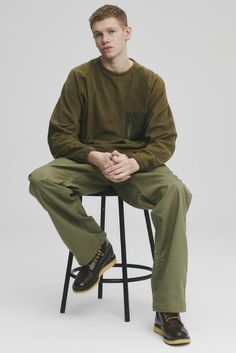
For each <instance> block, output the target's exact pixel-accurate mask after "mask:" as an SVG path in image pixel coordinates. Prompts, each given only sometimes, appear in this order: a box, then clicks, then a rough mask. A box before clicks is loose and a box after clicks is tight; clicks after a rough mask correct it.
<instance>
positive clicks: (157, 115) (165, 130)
mask: <svg viewBox="0 0 236 353" xmlns="http://www.w3.org/2000/svg"><path fill="white" fill-rule="evenodd" d="M144 137H145V140H146V141H147V144H146V146H145V147H144V148H143V149H140V150H138V151H137V152H135V153H132V154H129V157H133V158H135V159H136V161H137V162H138V164H139V166H140V171H145V170H150V169H152V168H155V167H158V166H160V165H162V164H164V163H165V162H166V161H167V160H168V159H169V158H170V157H171V156H172V154H173V153H174V150H175V140H176V137H177V133H176V128H175V123H174V119H173V115H172V112H171V109H170V107H169V104H168V101H167V97H166V91H165V84H164V81H163V80H162V79H160V78H159V79H157V80H156V81H155V83H154V86H153V89H152V91H151V94H150V98H149V105H148V118H147V124H146V127H145V135H144Z"/></svg>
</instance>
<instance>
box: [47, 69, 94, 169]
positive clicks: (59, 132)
mask: <svg viewBox="0 0 236 353" xmlns="http://www.w3.org/2000/svg"><path fill="white" fill-rule="evenodd" d="M84 101H85V88H84V85H83V84H82V82H81V83H79V81H78V79H76V77H75V73H74V72H73V71H72V70H71V71H70V73H69V75H68V77H67V80H66V82H65V83H64V85H63V88H62V91H61V95H60V98H59V100H58V102H57V104H56V106H55V108H54V110H53V113H52V115H51V118H50V122H49V129H48V144H49V148H50V151H51V153H52V155H53V157H54V158H58V157H66V158H69V159H72V160H75V161H77V162H80V163H86V162H87V155H88V153H89V152H90V151H94V150H95V149H94V148H93V147H91V146H89V145H86V144H83V143H81V141H80V140H79V136H80V133H81V119H82V116H83V110H84V108H85V107H84Z"/></svg>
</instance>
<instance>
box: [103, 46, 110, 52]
mask: <svg viewBox="0 0 236 353" xmlns="http://www.w3.org/2000/svg"><path fill="white" fill-rule="evenodd" d="M110 49H112V47H104V48H103V49H102V51H107V50H110Z"/></svg>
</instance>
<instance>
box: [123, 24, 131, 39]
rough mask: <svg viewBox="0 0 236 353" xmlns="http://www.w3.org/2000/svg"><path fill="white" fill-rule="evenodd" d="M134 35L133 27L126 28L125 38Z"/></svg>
mask: <svg viewBox="0 0 236 353" xmlns="http://www.w3.org/2000/svg"><path fill="white" fill-rule="evenodd" d="M131 35H132V28H131V27H129V26H128V27H126V29H125V40H129V39H130V38H131Z"/></svg>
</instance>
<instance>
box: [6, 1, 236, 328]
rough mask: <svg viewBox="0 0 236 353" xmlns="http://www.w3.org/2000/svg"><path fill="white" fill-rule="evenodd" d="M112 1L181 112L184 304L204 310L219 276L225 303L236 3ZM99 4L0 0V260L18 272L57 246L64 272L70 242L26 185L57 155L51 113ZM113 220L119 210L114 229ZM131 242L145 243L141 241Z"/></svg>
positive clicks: (231, 216) (87, 41) (178, 166)
mask: <svg viewBox="0 0 236 353" xmlns="http://www.w3.org/2000/svg"><path fill="white" fill-rule="evenodd" d="M108 3H110V2H108ZM111 3H112V4H116V5H118V6H120V7H121V8H123V9H124V10H125V11H126V13H127V16H128V20H129V25H130V26H131V27H132V28H133V35H132V38H131V40H130V42H129V43H128V54H129V57H131V58H134V59H135V60H136V61H137V62H139V63H140V64H142V65H144V66H146V67H148V68H151V69H152V70H154V71H155V72H157V73H158V74H159V75H160V76H161V77H162V78H163V79H164V81H165V84H166V89H167V95H168V99H169V103H170V106H171V108H172V111H173V115H174V118H175V122H176V127H177V132H178V138H177V145H176V152H175V154H174V156H173V157H172V158H171V160H170V161H169V162H168V163H167V165H168V166H169V167H170V168H171V169H172V171H173V172H174V173H175V174H177V175H178V176H179V177H180V178H181V179H182V180H183V181H184V183H185V184H186V185H187V186H188V188H189V189H190V190H191V192H192V194H193V200H192V205H191V207H190V210H189V213H188V224H187V227H188V239H189V250H190V255H189V264H190V270H191V271H190V273H189V292H188V293H189V294H188V296H189V302H190V303H196V305H199V307H200V306H201V307H202V308H203V309H204V310H205V309H206V307H205V304H204V300H203V297H204V296H205V298H206V297H207V293H208V294H209V291H210V290H211V288H213V287H212V286H213V283H216V282H218V283H219V282H220V283H221V285H222V286H223V287H224V285H225V286H226V285H227V286H228V287H224V290H223V289H222V286H221V285H220V288H221V290H222V293H221V294H222V296H221V297H220V304H221V305H223V304H224V305H226V303H228V299H227V297H228V295H232V297H233V295H235V286H232V282H231V283H230V282H229V283H227V284H226V283H225V284H224V280H225V276H226V274H228V272H230V273H231V272H232V268H233V266H235V259H234V248H235V240H234V235H235V226H236V222H235V219H236V217H235V207H234V199H235V188H234V184H235V82H236V65H235V63H236V48H235V43H236V41H235V34H236V32H235V30H236V21H235V10H236V5H235V1H234V0H196V1H194V0H179V1H175V0H166V1H159V0H146V1H134V0H131V1H127V0H125V1H119V0H117V1H116V2H111ZM102 5H104V1H78V0H77V1H76V0H68V1H65V0H51V1H46V0H41V1H36V0H21V1H16V0H15V1H14V0H8V1H3V0H1V1H0V16H1V22H0V26H1V30H0V37H1V55H0V60H1V65H0V74H1V80H0V89H1V130H0V134H1V135H0V143H1V186H2V188H1V193H2V196H1V200H2V202H1V235H0V236H1V252H2V254H1V263H2V267H1V270H2V269H3V266H4V267H5V266H6V262H5V261H6V260H7V259H8V261H10V262H11V263H14V266H15V265H17V268H18V270H19V271H21V264H22V263H24V264H25V267H26V268H28V267H27V266H28V262H27V257H28V256H29V259H30V261H33V262H34V265H35V266H36V270H38V271H39V269H42V268H45V269H46V268H47V266H48V265H49V264H50V265H51V263H52V261H51V251H52V250H53V256H54V259H55V263H56V264H55V265H54V266H55V268H56V266H58V262H59V261H61V262H62V264H61V265H60V266H61V268H60V270H61V269H62V271H64V265H65V261H66V254H67V252H66V251H65V247H64V244H62V242H61V241H60V239H59V238H57V237H58V236H57V234H56V231H55V229H54V228H53V225H52V224H51V221H50V219H49V217H48V215H47V214H46V213H45V211H44V210H43V209H42V207H41V206H40V205H39V204H38V203H37V201H36V200H35V199H34V198H33V197H32V196H31V195H30V194H29V192H28V180H27V177H28V174H29V173H30V172H31V171H32V170H34V169H35V168H36V167H39V166H40V165H42V164H45V163H47V162H49V161H50V160H51V159H52V156H51V155H50V152H49V148H48V146H47V129H48V122H49V118H50V115H51V113H52V110H53V108H54V106H55V104H56V101H57V99H58V97H59V94H60V91H61V88H62V85H63V83H64V81H65V79H66V77H67V75H68V72H69V70H70V69H71V68H72V67H74V66H77V65H79V64H81V63H83V62H85V61H88V60H90V59H91V58H93V57H96V56H98V55H100V53H99V52H98V50H97V48H96V46H95V43H94V40H93V38H92V34H91V31H90V28H89V22H88V18H89V16H90V15H91V13H92V12H93V11H95V10H96V9H97V8H98V7H100V6H102ZM110 202H115V201H113V200H112V201H110ZM88 208H89V210H91V213H93V212H94V213H95V214H96V212H97V205H95V203H94V204H91V203H89V201H88ZM136 211H137V210H133V209H132V208H131V207H127V220H128V219H129V224H130V225H129V226H128V229H129V234H130V235H129V239H128V242H130V246H131V247H132V244H133V243H134V235H135V234H136V233H138V232H140V227H143V229H144V225H140V224H141V223H140V224H139V222H137V213H136ZM114 217H115V216H114ZM134 220H135V222H133V221H134ZM109 222H110V223H109ZM113 222H114V218H113V214H112V216H110V219H109V220H108V225H107V229H108V230H110V229H111V230H112V224H113ZM140 222H141V221H140ZM109 227H110V228H109ZM144 230H145V229H144ZM117 232H118V231H117ZM117 234H118V233H117ZM127 236H128V235H127ZM113 237H114V235H113ZM115 238H116V235H115ZM113 242H114V243H115V244H116V242H117V244H118V240H116V239H113ZM145 242H146V239H145ZM136 246H137V247H138V248H137V249H141V247H142V244H141V243H140V245H137V244H136ZM130 251H131V255H132V254H133V253H132V250H130ZM29 253H30V255H29ZM140 256H141V254H140ZM42 258H43V261H42ZM213 263H214V265H213ZM39 264H40V265H39ZM37 266H38V267H37ZM52 266H53V265H52ZM209 269H210V270H209ZM12 271H13V272H12V274H13V273H15V272H14V270H12ZM199 271H201V273H199ZM204 271H209V272H208V274H207V276H206V277H205V280H206V282H205V284H206V283H207V281H208V280H212V281H213V282H212V285H210V286H209V288H208V289H207V288H206V287H204V290H203V289H201V291H199V286H200V287H201V285H202V283H201V279H202V277H201V276H202V275H203V276H204V274H203V273H204ZM193 274H194V275H193ZM216 274H218V275H219V277H220V281H219V277H216V278H215V277H214V275H216ZM63 275H64V272H63V274H62V273H61V272H60V273H59V275H58V276H59V277H63ZM195 275H196V276H195ZM14 276H15V274H14ZM38 276H40V272H38ZM59 277H58V278H59ZM4 278H5V277H4ZM9 279H11V277H10V278H9V276H8V277H6V278H5V281H6V289H5V292H4V293H5V294H6V297H7V288H9V287H8V284H9ZM214 280H215V281H216V282H214ZM25 281H28V280H26V279H25ZM222 281H223V282H222ZM21 283H22V282H21ZM12 290H14V286H13V288H12ZM202 290H203V291H202ZM208 290H209V291H208ZM215 290H216V288H215ZM196 291H199V292H197V293H198V295H197V296H196V297H194V295H195V294H196ZM213 292H214V293H215V291H213ZM190 294H191V301H190ZM212 294H213V293H212ZM201 296H203V297H201ZM199 298H202V299H199ZM208 299H209V302H210V300H211V297H210V296H209V298H208ZM201 300H202V302H201ZM218 304H219V302H218ZM150 307H151V305H150ZM190 309H191V310H192V311H193V313H194V312H195V310H196V307H194V305H193V304H190ZM231 309H232V307H231ZM212 310H213V308H212ZM233 310H234V311H235V305H234V307H233ZM192 316H193V322H194V314H193V315H192ZM196 330H197V328H196Z"/></svg>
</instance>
